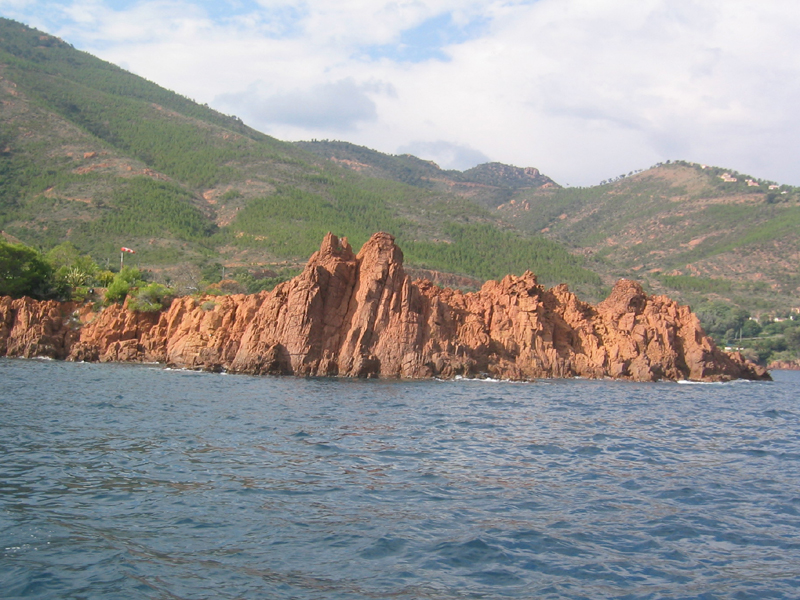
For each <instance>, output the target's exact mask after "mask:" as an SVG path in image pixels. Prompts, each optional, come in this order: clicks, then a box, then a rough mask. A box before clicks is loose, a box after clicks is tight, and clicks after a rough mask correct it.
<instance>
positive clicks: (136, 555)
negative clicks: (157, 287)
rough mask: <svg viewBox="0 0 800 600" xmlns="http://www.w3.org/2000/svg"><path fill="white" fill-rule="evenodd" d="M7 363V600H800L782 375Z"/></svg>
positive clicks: (796, 424) (789, 399)
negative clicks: (590, 376)
mask: <svg viewBox="0 0 800 600" xmlns="http://www.w3.org/2000/svg"><path fill="white" fill-rule="evenodd" d="M773 377H774V378H775V381H773V382H757V383H754V382H741V381H738V382H732V383H724V384H696V383H688V382H681V383H646V384H645V383H631V382H620V381H589V380H543V381H535V382H530V383H512V382H504V381H491V380H465V379H462V380H455V381H437V380H430V381H385V380H371V381H361V380H341V379H316V378H308V379H304V378H294V377H283V378H274V377H250V376H243V375H225V374H212V373H202V372H193V371H180V370H169V369H165V368H163V367H162V366H159V365H119V364H116V365H115V364H74V363H64V362H56V361H46V360H22V359H0V597H2V598H42V599H45V598H47V599H73V598H75V599H79V598H80V599H95V598H97V599H101V598H102V599H116V598H119V599H138V598H142V599H164V600H177V599H186V600H189V599H251V598H252V599H260V598H267V599H326V600H327V599H342V600H344V599H347V600H362V599H370V600H372V599H451V598H481V599H489V598H531V599H539V598H543V599H547V598H552V599H566V598H569V599H590V600H598V599H605V598H620V599H631V600H632V599H688V598H702V599H716V598H719V599H722V598H726V599H727V598H732V599H741V600H744V599H751V598H800V374H798V373H793V372H780V371H779V372H775V373H773Z"/></svg>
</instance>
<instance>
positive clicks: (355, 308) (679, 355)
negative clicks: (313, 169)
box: [0, 233, 769, 381]
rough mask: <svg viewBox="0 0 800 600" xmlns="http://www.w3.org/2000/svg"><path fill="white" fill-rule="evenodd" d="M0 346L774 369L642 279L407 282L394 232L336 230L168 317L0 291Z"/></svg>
mask: <svg viewBox="0 0 800 600" xmlns="http://www.w3.org/2000/svg"><path fill="white" fill-rule="evenodd" d="M0 355H7V356H25V357H32V356H48V357H51V358H59V359H67V360H75V361H79V360H86V361H103V362H106V361H134V362H136V361H145V362H162V363H167V364H169V365H172V366H176V367H184V368H190V369H205V370H212V371H222V370H225V371H229V372H235V373H251V374H259V375H260V374H287V375H288V374H294V375H322V376H343V377H402V378H426V377H444V378H450V377H454V376H457V375H462V376H465V377H474V376H490V377H495V378H502V379H515V380H527V379H534V378H542V377H545V378H549V377H576V376H579V377H589V378H603V377H611V378H617V379H631V380H637V381H656V380H660V379H668V380H682V379H690V380H698V381H725V380H730V379H737V378H745V379H769V375H768V374H767V372H766V370H765V369H763V368H762V367H758V366H756V365H754V364H753V363H750V362H747V361H745V359H744V358H743V357H742V356H741V355H740V354H738V353H733V354H727V353H725V352H723V351H721V350H719V349H718V348H717V347H716V346H715V345H714V343H713V342H712V340H711V339H710V338H708V337H707V336H706V335H705V333H704V332H703V330H702V328H701V327H700V323H699V321H698V319H697V317H696V316H695V315H694V314H693V313H692V312H691V311H690V310H689V308H688V307H685V306H679V305H678V304H677V303H675V302H673V301H672V300H670V299H668V298H666V297H664V296H655V297H649V296H647V295H646V294H645V293H644V292H643V291H642V288H641V286H640V285H639V284H637V283H635V282H633V281H628V280H622V281H620V282H618V283H617V285H616V286H615V287H614V289H613V291H612V293H611V295H610V296H609V297H608V298H607V299H606V300H604V301H603V302H601V303H600V304H599V305H597V306H592V305H589V304H586V303H584V302H581V301H580V300H578V298H577V297H576V296H575V295H574V294H572V293H571V292H570V291H569V290H568V289H567V287H566V286H564V285H561V286H557V287H555V288H552V289H549V290H548V289H545V288H544V287H543V286H541V285H539V284H538V283H537V281H536V276H535V275H534V274H533V273H530V272H527V273H525V274H523V275H522V276H519V277H516V276H513V275H509V276H507V277H505V278H504V279H503V280H502V281H488V282H486V283H485V284H484V285H483V287H482V288H481V289H480V290H479V291H477V292H470V293H463V292H461V291H457V290H452V289H449V288H444V289H443V288H440V287H437V286H435V285H434V284H433V283H431V282H430V281H427V280H417V281H414V282H412V280H411V278H410V277H409V276H408V275H406V273H405V271H404V269H403V253H402V252H401V250H400V248H398V247H397V246H396V245H395V243H394V238H393V237H392V236H391V235H389V234H387V233H377V234H375V235H373V236H372V238H371V239H370V240H369V241H368V242H367V243H366V244H365V245H364V247H363V248H362V249H361V251H360V252H359V253H358V255H355V254H354V253H353V250H352V248H351V247H350V245H349V244H348V243H347V240H346V239H342V240H339V239H338V238H337V237H336V236H334V235H331V234H328V235H327V236H326V237H325V239H324V241H323V243H322V246H321V248H320V250H319V251H318V252H315V253H314V255H313V256H312V257H311V258H310V260H309V261H308V264H307V266H306V268H305V270H304V271H303V272H302V273H301V274H300V275H298V276H297V277H295V278H294V279H292V280H290V281H287V282H285V283H282V284H280V285H279V286H278V287H276V288H275V289H274V290H273V291H272V292H262V293H260V294H256V295H249V296H248V295H235V296H207V297H203V298H193V297H184V298H178V299H176V300H175V301H173V303H172V305H171V306H170V308H169V309H168V310H166V311H165V312H163V313H160V314H159V313H137V312H134V311H131V310H128V309H127V307H125V306H111V307H108V308H106V309H104V310H102V311H101V312H99V313H93V312H92V311H91V309H90V308H89V307H88V306H85V307H81V306H77V305H75V304H72V303H58V302H53V301H49V302H37V301H34V300H31V299H29V298H23V299H20V300H12V299H10V298H0Z"/></svg>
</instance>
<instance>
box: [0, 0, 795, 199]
mask: <svg viewBox="0 0 800 600" xmlns="http://www.w3.org/2000/svg"><path fill="white" fill-rule="evenodd" d="M0 15H1V16H4V17H8V18H12V19H15V20H18V21H21V22H23V23H26V24H28V25H31V26H33V27H36V28H38V29H42V30H44V31H47V32H48V33H51V34H53V35H56V36H58V37H60V38H62V39H63V40H65V41H67V42H69V43H71V44H72V45H73V46H75V47H76V48H78V49H80V50H84V51H86V52H89V53H91V54H94V55H96V56H99V57H100V58H103V59H105V60H108V61H110V62H113V63H115V64H117V65H119V66H121V67H123V68H125V69H127V70H129V71H131V72H133V73H136V74H138V75H141V76H142V77H145V78H147V79H149V80H151V81H154V82H156V83H158V84H159V85H161V86H163V87H166V88H168V89H170V90H173V91H176V92H178V93H180V94H182V95H184V96H187V97H189V98H192V99H193V100H196V101H197V102H200V103H206V104H208V105H209V106H211V107H213V108H215V109H217V110H219V111H221V112H223V113H225V114H232V115H236V116H238V117H240V118H241V119H243V120H244V121H245V123H247V124H248V125H250V126H251V127H254V128H255V129H258V130H260V131H263V132H265V133H267V134H269V135H272V136H275V137H277V138H279V139H282V140H286V141H295V140H310V139H335V140H345V141H349V142H352V143H355V144H359V145H363V146H368V147H370V148H374V149H376V150H379V151H381V152H386V153H390V154H402V153H411V154H414V155H416V156H419V157H421V158H425V159H428V160H433V161H435V162H436V163H437V164H439V165H440V166H441V167H443V168H455V169H460V170H463V169H467V168H470V167H472V166H474V165H476V164H480V163H483V162H489V161H498V162H503V163H507V164H512V165H516V166H519V167H536V168H538V169H539V170H540V171H541V172H542V173H544V174H546V175H548V176H550V177H551V178H553V179H554V180H555V181H557V182H559V183H560V184H562V185H569V186H585V185H594V184H597V183H599V182H600V181H602V180H605V179H610V178H613V177H616V176H618V175H621V174H627V173H629V172H630V171H633V170H637V169H645V168H648V167H649V166H651V165H654V164H656V163H658V162H665V161H666V160H688V161H692V162H698V163H703V164H709V165H715V166H721V167H726V168H729V169H733V170H737V171H739V172H741V173H745V174H748V175H752V176H755V177H759V178H763V179H767V180H772V181H776V182H779V183H788V184H793V185H800V160H799V159H800V110H799V109H798V106H800V2H797V1H796V0H758V1H754V0H336V1H332V0H305V1H303V0H296V1H294V2H285V1H282V0H213V1H212V0H52V1H31V0H0Z"/></svg>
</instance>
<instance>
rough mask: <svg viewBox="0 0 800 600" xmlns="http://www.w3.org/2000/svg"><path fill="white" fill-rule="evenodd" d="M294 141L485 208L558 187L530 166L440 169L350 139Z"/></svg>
mask: <svg viewBox="0 0 800 600" xmlns="http://www.w3.org/2000/svg"><path fill="white" fill-rule="evenodd" d="M295 145H296V146H298V147H300V148H302V149H303V150H307V151H309V152H313V153H314V154H316V155H317V156H319V157H321V158H325V159H328V160H332V161H334V162H335V163H337V164H340V165H342V166H344V167H346V168H348V169H351V170H353V171H356V172H359V173H363V174H365V175H369V176H371V177H379V178H382V179H391V180H393V181H398V182H401V183H406V184H408V185H413V186H416V187H420V188H423V189H427V190H432V191H437V192H444V193H453V194H457V195H460V196H463V197H466V198H470V199H471V200H473V201H475V202H477V203H479V204H481V205H483V206H486V207H488V208H495V207H496V206H498V205H499V204H502V203H504V202H507V201H508V200H510V199H511V198H512V196H513V194H514V192H515V191H517V190H520V189H536V188H552V187H560V186H559V185H558V184H557V183H555V182H554V181H553V180H552V179H550V178H549V177H547V176H546V175H542V174H541V173H540V172H539V170H538V169H535V168H533V167H527V168H520V167H514V166H511V165H505V164H502V163H497V162H490V163H485V164H482V165H477V166H475V167H472V168H471V169H467V170H466V171H457V170H453V169H442V168H440V167H439V166H438V165H437V164H436V163H435V162H433V161H428V160H423V159H421V158H417V157H416V156H413V155H411V154H400V155H391V154H384V153H382V152H378V151H377V150H372V149H370V148H365V147H364V146H358V145H356V144H351V143H350V142H342V141H330V140H313V141H310V142H295Z"/></svg>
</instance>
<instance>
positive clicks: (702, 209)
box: [497, 161, 800, 314]
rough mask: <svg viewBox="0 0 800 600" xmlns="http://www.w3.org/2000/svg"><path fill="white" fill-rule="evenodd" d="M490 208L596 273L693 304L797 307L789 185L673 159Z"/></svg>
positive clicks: (798, 219) (794, 208)
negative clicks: (568, 249)
mask: <svg viewBox="0 0 800 600" xmlns="http://www.w3.org/2000/svg"><path fill="white" fill-rule="evenodd" d="M734 179H735V180H736V181H733V180H734ZM497 212H498V214H499V215H500V216H501V218H503V219H504V220H505V221H506V222H507V223H509V224H512V223H513V225H514V226H515V227H518V228H520V229H523V230H525V231H527V232H528V233H530V234H537V233H538V234H541V235H545V236H547V237H548V238H549V239H552V240H554V241H558V242H561V243H564V244H567V245H568V246H569V247H571V248H573V251H575V252H579V253H580V254H582V255H583V256H586V257H587V258H588V259H589V260H590V261H591V264H593V265H594V266H595V268H597V269H599V270H601V271H603V270H608V272H613V273H617V274H622V275H625V276H631V277H636V278H637V279H640V280H643V281H645V282H646V283H647V284H648V285H649V286H650V287H651V288H652V289H653V290H654V291H657V292H664V293H668V294H670V295H672V296H677V297H680V298H683V299H684V300H686V301H688V302H691V303H692V304H698V303H702V302H705V301H707V300H709V299H711V300H713V299H723V300H726V301H728V302H733V303H735V304H737V305H739V306H742V307H745V308H747V309H748V310H750V311H751V312H754V313H756V314H758V313H763V312H774V311H776V310H779V311H784V312H785V311H788V310H789V309H791V308H795V307H798V306H800V302H798V291H800V288H799V287H798V286H800V273H799V272H798V268H797V265H798V258H800V235H798V225H800V189H797V188H793V187H791V186H786V185H778V184H776V183H774V182H769V181H761V180H758V179H756V178H754V177H750V176H747V175H742V174H739V173H736V172H733V171H730V170H724V169H721V168H718V167H708V166H704V165H699V164H693V163H687V162H682V161H679V162H675V163H669V164H663V165H658V166H656V167H654V168H651V169H648V170H647V171H644V172H641V173H638V174H635V175H632V176H629V177H624V178H620V179H618V180H617V181H614V182H610V183H606V184H605V185H600V186H596V187H592V188H577V189H548V190H536V191H533V192H527V193H523V194H520V195H518V196H516V198H515V202H514V204H510V203H509V204H506V205H504V206H501V207H500V209H499V210H498V211H497ZM602 265H606V266H605V267H603V266H602Z"/></svg>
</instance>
